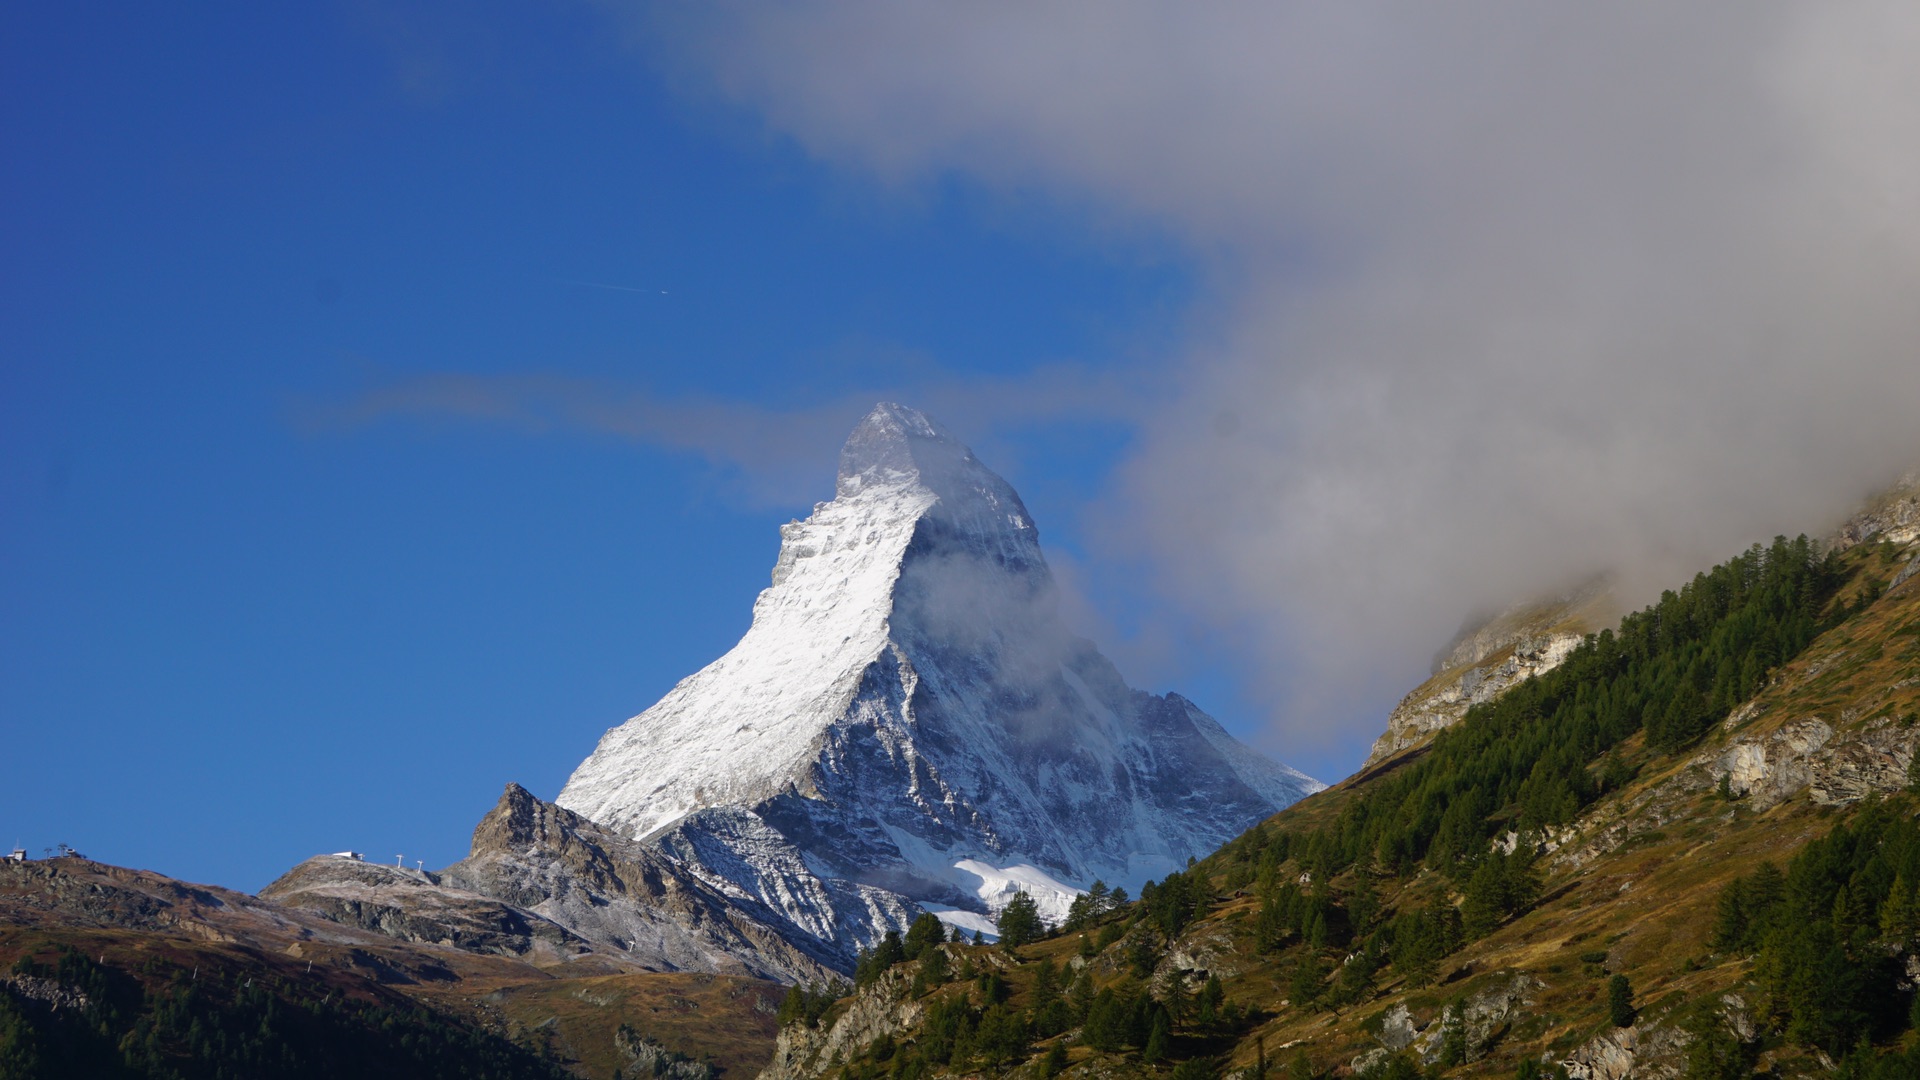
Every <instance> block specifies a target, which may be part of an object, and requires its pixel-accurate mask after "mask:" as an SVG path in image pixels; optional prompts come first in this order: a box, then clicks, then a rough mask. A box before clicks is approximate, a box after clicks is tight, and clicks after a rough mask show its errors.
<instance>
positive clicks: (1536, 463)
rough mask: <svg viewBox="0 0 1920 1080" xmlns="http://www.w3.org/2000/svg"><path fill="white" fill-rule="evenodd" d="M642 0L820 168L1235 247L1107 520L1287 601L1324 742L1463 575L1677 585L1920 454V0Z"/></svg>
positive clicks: (1223, 580) (674, 50) (1823, 517)
mask: <svg viewBox="0 0 1920 1080" xmlns="http://www.w3.org/2000/svg"><path fill="white" fill-rule="evenodd" d="M643 18H644V20H645V21H644V25H645V26H646V33H647V34H648V35H649V36H650V38H651V40H652V42H653V44H654V50H655V55H656V56H658V57H660V58H662V59H663V61H664V62H667V63H670V64H672V65H675V66H677V67H678V68H679V69H680V72H681V74H682V75H683V76H685V77H687V78H689V79H691V80H694V81H695V84H697V85H705V86H707V87H710V88H712V89H714V90H716V91H717V92H718V93H720V94H722V95H724V96H726V97H728V98H730V99H732V100H734V101H736V102H738V103H740V104H742V105H744V106H746V107H749V108H751V109H754V110H757V111H758V112H760V113H761V114H762V115H764V117H765V118H766V120H767V122H768V123H769V124H770V125H771V126H772V127H774V128H775V129H776V130H779V131H782V132H785V133H788V134H790V135H791V136H792V137H794V138H796V139H798V140H799V141H800V142H801V143H802V144H804V145H805V146H806V147H808V148H809V149H810V150H811V151H812V152H814V153H815V154H817V155H819V156H820V157H822V158H823V159H826V160H829V161H832V162H836V163H839V164H842V165H844V166H846V167H848V168H851V169H855V170H860V171H863V172H868V173H871V174H874V175H877V176H879V177H882V178H886V179H905V180H911V179H913V178H916V177H923V176H926V175H929V174H937V173H941V172H945V171H958V172H961V173H964V174H967V175H970V176H972V177H975V178H977V179H978V180H980V181H982V182H984V183H986V184H989V185H993V186H998V187H1002V188H1005V189H1008V190H1016V189H1017V190H1022V191H1028V190H1039V191H1042V192H1046V193H1049V194H1051V195H1052V196H1054V197H1056V198H1059V199H1061V200H1064V201H1066V202H1069V203H1073V202H1081V203H1083V204H1084V205H1087V206H1090V207H1092V208H1094V209H1095V210H1096V211H1097V212H1099V213H1104V214H1108V215H1113V216H1116V217H1118V218H1122V219H1127V218H1135V219H1139V220H1144V221H1149V222H1152V223H1154V224H1156V225H1158V226H1160V227H1164V228H1167V229H1169V230H1171V231H1173V232H1174V233H1175V234H1176V235H1179V236H1182V237H1184V238H1185V239H1186V241H1187V242H1188V243H1190V244H1191V246H1192V250H1193V251H1194V252H1195V253H1196V254H1197V255H1198V256H1199V257H1200V258H1202V259H1203V260H1207V261H1208V262H1209V263H1210V264H1211V265H1212V266H1213V267H1214V268H1215V270H1216V271H1217V280H1219V281H1220V282H1223V283H1226V284H1224V285H1223V286H1222V288H1223V290H1224V294H1223V295H1221V296H1219V297H1216V298H1214V300H1213V303H1214V304H1216V305H1217V307H1218V310H1219V311H1220V312H1221V314H1220V316H1219V318H1218V321H1217V323H1216V324H1215V325H1212V326H1207V327H1203V328H1201V330H1200V331H1199V335H1200V336H1198V337H1197V338H1196V340H1195V342H1194V344H1193V347H1192V349H1191V350H1190V351H1189V352H1188V353H1187V354H1186V355H1183V356H1179V357H1176V358H1170V360H1169V363H1170V364H1173V365H1175V366H1176V368H1177V374H1178V384H1179V385H1180V387H1181V391H1180V392H1179V394H1178V395H1177V396H1176V397H1175V399H1174V400H1172V401H1171V402H1164V403H1156V406H1155V408H1153V409H1151V410H1139V412H1140V414H1141V415H1144V416H1146V417H1147V419H1145V420H1144V421H1143V424H1144V429H1145V436H1144V438H1143V440H1142V444H1141V450H1140V452H1139V456H1138V458H1137V459H1136V460H1135V461H1133V462H1132V464H1131V465H1130V466H1129V467H1128V469H1127V471H1126V474H1125V485H1124V498H1123V500H1122V504H1121V505H1116V506H1115V507H1112V508H1110V512H1111V513H1112V514H1113V515H1114V521H1115V523H1116V526H1117V527H1118V531H1127V532H1132V533H1133V535H1134V536H1135V538H1136V539H1137V540H1138V542H1139V543H1140V544H1141V545H1143V547H1144V549H1145V551H1146V552H1147V554H1148V555H1149V556H1150V557H1151V558H1152V559H1153V560H1154V562H1155V563H1156V565H1157V566H1158V567H1159V568H1160V569H1161V570H1162V571H1163V574H1164V581H1165V583H1166V585H1167V591H1168V594H1169V595H1170V596H1173V597H1176V598H1178V600H1179V601H1180V602H1182V603H1185V604H1189V605H1192V606H1193V607H1194V608H1195V609H1196V610H1198V611H1199V612H1200V613H1202V614H1204V615H1206V616H1208V617H1209V618H1212V619H1215V620H1217V621H1219V622H1221V623H1224V624H1229V625H1237V626H1245V627H1249V628H1252V629H1253V631H1254V636H1253V637H1252V638H1251V639H1250V644H1249V658H1250V668H1249V670H1254V669H1255V668H1256V667H1257V668H1259V669H1261V670H1273V671H1276V672H1278V673H1280V675H1279V677H1278V678H1276V680H1275V685H1274V686H1272V687H1270V693H1271V700H1273V701H1274V703H1275V716H1276V718H1277V721H1278V723H1279V724H1281V725H1282V726H1283V727H1284V728H1286V729H1287V730H1288V731H1290V732H1291V733H1292V734H1293V735H1295V736H1296V737H1304V736H1306V735H1309V734H1312V733H1314V732H1315V731H1317V730H1319V729H1320V728H1321V727H1322V726H1323V725H1325V724H1327V723H1329V722H1330V718H1331V717H1336V716H1340V715H1342V709H1343V707H1345V706H1346V705H1348V704H1350V703H1351V702H1353V701H1355V700H1366V701H1369V702H1375V701H1377V699H1378V697H1379V695H1380V693H1381V691H1380V690H1379V687H1380V686H1381V685H1382V684H1383V681H1384V684H1386V685H1389V686H1391V687H1392V689H1394V690H1396V691H1397V690H1399V689H1404V688H1405V686H1404V684H1405V683H1406V682H1407V680H1408V679H1409V678H1411V677H1412V676H1414V675H1417V673H1418V671H1419V669H1420V667H1421V666H1422V663H1423V661H1424V659H1425V657H1427V656H1428V655H1429V654H1430V653H1431V651H1432V650H1433V648H1435V647H1436V646H1437V645H1438V644H1439V643H1440V642H1441V640H1443V639H1444V638H1445V636H1446V635H1447V633H1448V632H1449V631H1451V630H1452V629H1453V627H1454V626H1455V625H1456V624H1457V622H1458V620H1459V618H1460V616H1461V615H1462V614H1463V613H1464V612H1466V611H1468V610H1471V609H1474V608H1478V607H1484V606H1486V605H1488V604H1497V603H1500V602H1502V601H1504V600H1506V599H1510V598H1512V597H1513V596H1514V595H1515V594H1517V593H1522V592H1526V591H1529V590H1536V589H1543V588H1549V587H1552V586H1554V585H1556V584H1559V583H1561V582H1564V581H1566V580H1568V579H1570V578H1573V577H1576V576H1580V575H1583V574H1585V573H1587V572H1589V571H1591V570H1593V569H1595V568H1598V567H1602V566H1613V567H1616V568H1620V569H1622V570H1624V571H1625V572H1626V573H1627V574H1628V580H1629V581H1630V582H1640V583H1643V584H1644V583H1647V582H1652V583H1660V584H1664V583H1670V582H1671V581H1672V580H1674V578H1675V577H1676V576H1678V575H1684V574H1690V573H1691V572H1692V571H1693V570H1695V569H1698V568H1700V567H1702V566H1704V565H1706V564H1707V563H1709V562H1711V561H1713V560H1715V559H1717V558H1719V557H1721V556H1724V555H1727V554H1730V553H1731V552H1733V551H1735V550H1737V549H1739V548H1741V547H1743V546H1744V545H1745V544H1746V543H1748V542H1749V541H1751V540H1755V539H1761V538H1765V537H1769V536H1771V535H1772V534H1773V533H1775V532H1792V531H1798V530H1800V529H1818V528H1820V527H1822V526H1823V525H1825V524H1828V523H1829V522H1831V521H1832V520H1833V519H1834V518H1835V517H1836V516H1837V515H1839V514H1841V513H1843V512H1844V511H1845V509H1846V508H1847V507H1848V506H1849V505H1850V504H1851V503H1852V502H1853V501H1854V500H1855V499H1857V498H1858V497H1860V496H1861V495H1862V494H1864V493H1865V492H1866V491H1868V490H1869V489H1871V488H1872V487H1873V486H1875V485H1876V484H1878V483H1883V482H1885V481H1886V480H1888V479H1890V478H1891V477H1892V476H1893V475H1894V474H1896V473H1898V472H1899V471H1900V470H1901V469H1902V468H1903V467H1906V466H1909V465H1911V464H1912V463H1913V462H1915V461H1916V460H1920V423H1916V422H1915V416H1916V413H1920V410H1916V407H1915V403H1916V402H1920V65H1916V64H1914V63H1913V62H1912V58H1913V57H1914V56H1915V55H1917V54H1920V9H1914V8H1912V7H1911V6H1910V5H1904V4H1897V3H1878V4H1876V3H1854V4H1847V3H1829V4H1820V5H1789V4H1781V3H1707V4H1696V5H1679V6H1676V5H1656V4H1634V3H1626V4H1606V5H1541V4H1524V3H1512V4H1487V3H1483V4H1473V3H1456V4H1446V5H1436V4H1422V3H1414V2H1408V3H1343V4H1306V3H1274V2H1262V3H1244V4H1205V5H1192V4H1189V5H1172V4H1148V3H1141V2H1126V0H1101V2H1098V3H1095V2H1092V0H1078V2H1060V3H1048V4H1030V3H1012V2H999V0H991V2H976V3H968V4H932V3H898V2H886V3H880V2H874V3H856V2H851V0H802V2H796V3H788V4H782V5H761V4H751V5H748V4H729V3H716V4H706V5H700V6H698V7H697V8H682V7H675V8H671V9H648V10H647V11H646V13H645V15H644V16H643ZM1631 598H1632V599H1636V600H1637V599H1644V596H1636V597H1631ZM1276 657H1277V658H1278V661H1277V662H1274V658H1276ZM1379 720H1380V717H1379V716H1378V715H1370V716H1365V717H1359V718H1350V719H1348V720H1346V721H1344V722H1345V723H1347V724H1349V725H1350V726H1349V727H1347V728H1344V729H1342V731H1343V735H1344V736H1345V737H1349V738H1352V737H1360V736H1370V735H1371V734H1372V733H1373V729H1374V728H1376V727H1377V726H1378V723H1379ZM1363 729H1364V730H1363Z"/></svg>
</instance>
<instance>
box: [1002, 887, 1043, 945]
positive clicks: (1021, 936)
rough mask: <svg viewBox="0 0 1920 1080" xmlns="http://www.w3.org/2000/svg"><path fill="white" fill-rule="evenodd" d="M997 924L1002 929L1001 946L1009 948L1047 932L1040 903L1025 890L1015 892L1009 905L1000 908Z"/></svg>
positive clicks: (1033, 939) (1026, 942)
mask: <svg viewBox="0 0 1920 1080" xmlns="http://www.w3.org/2000/svg"><path fill="white" fill-rule="evenodd" d="M995 925H996V926H997V927H998V928H999V930H1000V944H1001V946H1003V947H1004V948H1007V949H1009V950H1011V949H1017V948H1019V947H1020V946H1022V945H1025V944H1028V943H1029V942H1033V941H1038V940H1039V939H1040V935H1041V934H1043V933H1045V932H1046V924H1045V923H1042V922H1041V921H1040V905H1039V904H1037V903H1035V902H1034V899H1033V897H1031V896H1029V895H1027V893H1026V892H1025V891H1024V890H1023V891H1021V892H1017V893H1014V894H1013V898H1012V899H1010V900H1008V901H1007V906H1006V907H1004V908H1001V909H1000V917H999V918H998V919H997V920H995Z"/></svg>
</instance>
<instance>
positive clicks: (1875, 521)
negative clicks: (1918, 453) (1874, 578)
mask: <svg viewBox="0 0 1920 1080" xmlns="http://www.w3.org/2000/svg"><path fill="white" fill-rule="evenodd" d="M1868 540H1885V541H1890V542H1892V543H1895V544H1911V543H1913V542H1914V541H1916V540H1920V469H1916V470H1914V471H1913V472H1910V473H1907V474H1906V475H1905V476H1902V477H1901V478H1900V479H1899V481H1898V482H1896V483H1895V484H1894V485H1893V486H1892V487H1890V488H1888V489H1887V490H1885V491H1883V492H1881V493H1880V494H1878V495H1876V496H1874V497H1873V498H1872V499H1869V500H1868V501H1867V504H1866V505H1865V506H1863V507H1861V508H1860V510H1859V512H1857V513H1855V514H1854V515H1853V516H1852V517H1850V518H1848V519H1847V521H1846V524H1844V525H1842V526H1840V528H1839V529H1838V530H1836V531H1835V532H1834V534H1833V535H1832V536H1831V537H1829V538H1828V539H1827V546H1828V547H1831V548H1836V549H1838V550H1840V551H1845V550H1846V549H1848V548H1850V547H1853V546H1854V545H1855V544H1861V543H1865V542H1866V541H1868Z"/></svg>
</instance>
